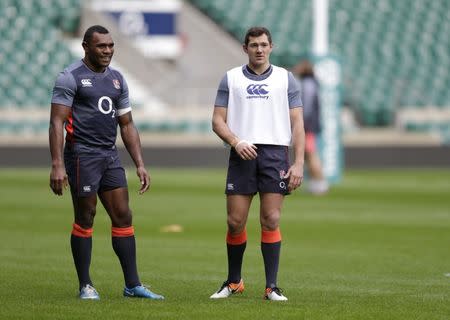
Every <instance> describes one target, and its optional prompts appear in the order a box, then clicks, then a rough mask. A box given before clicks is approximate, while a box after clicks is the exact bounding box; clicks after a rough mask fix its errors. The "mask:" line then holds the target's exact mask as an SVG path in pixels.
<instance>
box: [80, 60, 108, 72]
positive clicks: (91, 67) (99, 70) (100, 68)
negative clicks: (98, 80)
mask: <svg viewBox="0 0 450 320" xmlns="http://www.w3.org/2000/svg"><path fill="white" fill-rule="evenodd" d="M81 60H82V61H83V63H84V64H85V65H86V67H88V68H89V70H91V71H93V72H96V73H103V72H105V70H106V67H103V66H100V67H96V66H94V65H93V64H92V63H91V62H90V61H89V59H86V58H83V59H81Z"/></svg>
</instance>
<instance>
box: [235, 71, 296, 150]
mask: <svg viewBox="0 0 450 320" xmlns="http://www.w3.org/2000/svg"><path fill="white" fill-rule="evenodd" d="M272 68H273V69H272V73H271V74H270V75H269V76H268V77H267V78H266V79H264V80H261V81H255V80H252V79H249V78H247V77H246V76H245V75H244V73H243V71H242V66H240V67H237V68H234V69H231V70H230V71H228V72H227V80H228V89H229V100H228V110H227V124H228V127H229V128H230V129H231V131H232V132H233V133H234V134H236V135H237V136H238V137H239V139H244V140H247V141H248V142H250V143H253V144H272V145H283V146H289V145H290V144H291V121H290V117H289V101H288V72H287V71H286V70H285V69H283V68H280V67H277V66H274V65H272Z"/></svg>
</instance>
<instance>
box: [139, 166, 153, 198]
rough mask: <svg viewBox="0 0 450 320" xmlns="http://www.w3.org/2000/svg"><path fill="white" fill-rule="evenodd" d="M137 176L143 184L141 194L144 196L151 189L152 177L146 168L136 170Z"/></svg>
mask: <svg viewBox="0 0 450 320" xmlns="http://www.w3.org/2000/svg"><path fill="white" fill-rule="evenodd" d="M136 174H137V176H138V177H139V181H140V182H141V188H140V189H139V194H143V193H144V192H145V191H147V190H148V188H150V176H149V174H148V172H147V170H145V168H144V167H138V168H137V169H136Z"/></svg>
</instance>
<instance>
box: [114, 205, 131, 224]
mask: <svg viewBox="0 0 450 320" xmlns="http://www.w3.org/2000/svg"><path fill="white" fill-rule="evenodd" d="M132 224H133V215H132V212H131V210H130V209H129V208H123V209H122V210H120V211H119V212H117V213H116V214H115V215H114V219H113V225H114V227H118V228H126V227H130V226H131V225H132Z"/></svg>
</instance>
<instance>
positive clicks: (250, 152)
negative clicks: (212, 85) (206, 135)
mask: <svg viewBox="0 0 450 320" xmlns="http://www.w3.org/2000/svg"><path fill="white" fill-rule="evenodd" d="M212 128H213V131H214V132H215V133H216V134H217V135H218V136H219V138H220V139H222V140H223V141H225V142H226V143H228V144H229V145H230V146H232V147H233V148H234V149H235V150H236V152H237V154H238V155H239V156H240V157H241V158H242V159H244V160H253V159H255V158H256V157H257V156H258V154H257V153H256V149H257V148H256V146H255V145H253V144H251V143H249V142H247V141H245V140H241V139H239V137H237V136H236V135H235V134H234V133H233V132H231V130H230V128H229V127H228V125H227V108H223V107H220V106H214V113H213V117H212Z"/></svg>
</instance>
